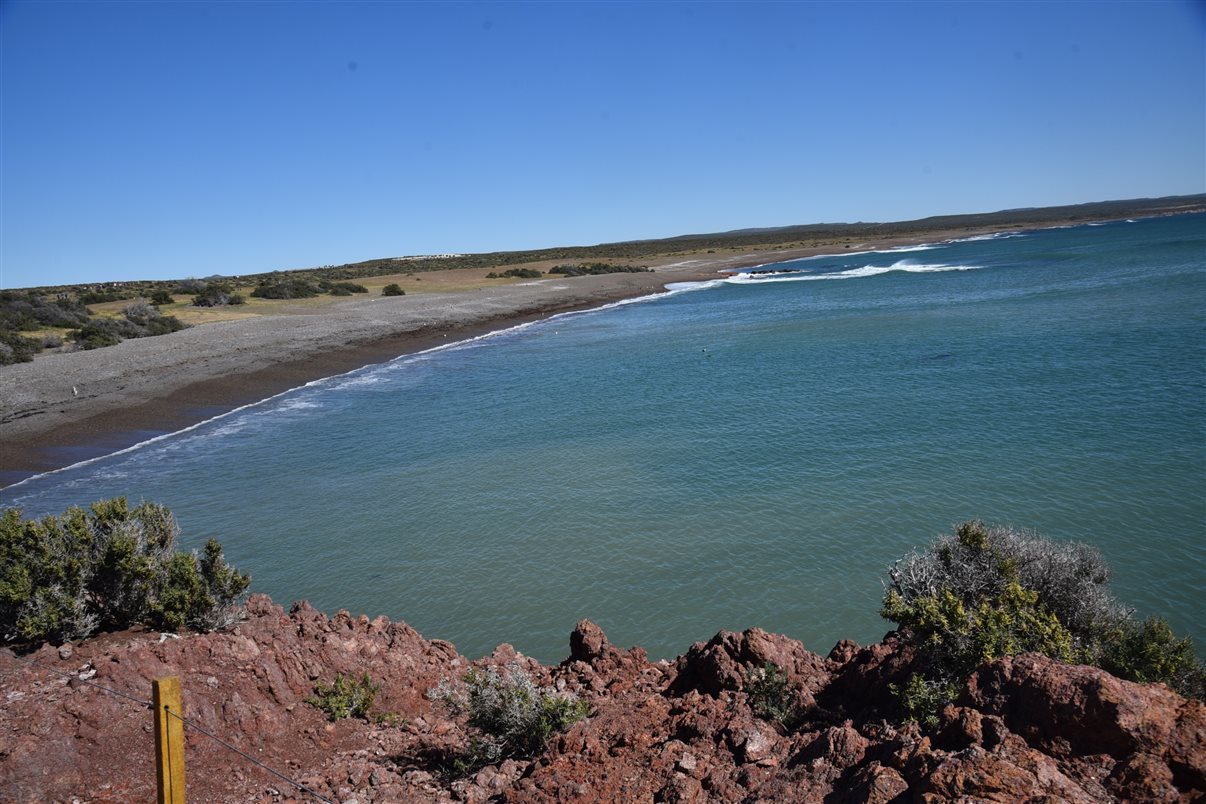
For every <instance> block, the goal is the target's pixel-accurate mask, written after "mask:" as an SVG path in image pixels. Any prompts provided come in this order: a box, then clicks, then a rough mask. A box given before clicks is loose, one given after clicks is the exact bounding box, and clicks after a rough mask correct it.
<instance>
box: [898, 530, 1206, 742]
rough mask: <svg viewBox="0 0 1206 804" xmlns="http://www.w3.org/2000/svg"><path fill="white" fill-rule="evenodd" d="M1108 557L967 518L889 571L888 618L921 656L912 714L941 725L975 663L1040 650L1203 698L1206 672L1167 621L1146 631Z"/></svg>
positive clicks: (906, 689) (901, 693)
mask: <svg viewBox="0 0 1206 804" xmlns="http://www.w3.org/2000/svg"><path fill="white" fill-rule="evenodd" d="M1109 579H1110V568H1109V565H1107V564H1106V562H1105V560H1104V559H1103V558H1102V557H1101V554H1100V553H1099V552H1098V551H1097V550H1095V549H1094V548H1092V547H1089V546H1088V545H1084V544H1078V543H1059V542H1052V541H1050V540H1047V539H1044V538H1042V537H1040V536H1038V535H1037V534H1034V533H1028V532H1019V531H1015V530H1013V529H1011V528H1003V527H990V526H986V525H985V524H984V523H982V522H977V521H973V522H966V523H964V524H962V525H960V526H959V527H958V528H957V529H956V532H955V534H954V535H953V536H949V535H947V536H940V537H938V539H937V540H935V542H934V543H933V544H932V545H931V546H930V548H929V549H928V550H926V551H923V552H916V551H914V552H912V553H910V554H909V555H907V556H905V557H904V558H902V559H900V560H899V561H897V562H896V563H895V564H893V565H892V567H891V568H889V570H888V582H887V584H885V586H886V589H885V591H884V599H883V608H882V609H881V612H880V613H881V614H882V615H883V616H884V617H885V618H886V619H888V620H891V621H893V622H894V623H896V624H897V626H898V628H899V630H900V633H901V636H902V637H903V638H904V640H905V642H906V643H908V644H911V645H912V646H913V647H915V648H916V649H917V651H918V655H919V659H920V663H919V665H918V671H917V672H916V673H915V674H914V675H912V676H911V677H910V678H909V679H908V681H907V683H906V684H904V685H902V686H896V685H893V690H892V691H893V693H894V694H896V695H897V697H898V698H899V700H900V703H901V709H902V712H903V714H904V715H905V718H906V719H908V720H916V721H918V722H921V723H924V724H927V725H931V726H932V725H934V724H936V722H937V714H938V713H939V712H940V711H941V710H942V708H943V707H944V706H945V705H946V704H947V703H949V702H950V701H951V700H953V699H954V697H955V695H956V694H957V692H958V690H959V688H960V687H962V685H963V683H964V682H965V681H966V680H967V678H968V677H969V676H970V675H971V674H972V673H973V672H974V671H975V669H976V668H977V667H979V666H980V665H981V664H984V663H985V662H990V661H992V660H994V659H998V658H1000V657H1002V656H1009V655H1012V654H1016V653H1024V652H1028V651H1033V652H1037V653H1042V654H1045V655H1047V656H1050V657H1051V658H1054V659H1059V660H1061V661H1065V662H1080V663H1084V664H1093V665H1096V666H1098V667H1101V668H1103V669H1105V670H1108V671H1109V672H1111V673H1114V674H1115V675H1117V676H1119V677H1120V678H1125V679H1128V680H1131V681H1144V682H1151V681H1159V682H1163V683H1165V684H1168V685H1169V686H1171V687H1172V688H1173V689H1175V690H1177V691H1178V692H1180V693H1181V694H1182V695H1187V696H1194V697H1202V693H1203V689H1206V682H1204V681H1203V679H1204V678H1206V674H1204V673H1203V670H1202V667H1201V665H1199V664H1198V663H1197V661H1196V659H1195V658H1194V655H1193V649H1192V646H1191V644H1190V642H1189V640H1188V639H1185V640H1177V639H1176V638H1175V637H1174V636H1173V635H1172V631H1171V630H1170V629H1169V628H1168V625H1167V623H1165V622H1164V621H1163V620H1159V619H1153V620H1149V621H1147V622H1146V623H1143V624H1139V623H1136V622H1135V621H1134V620H1133V619H1132V612H1131V610H1129V609H1127V608H1126V607H1125V606H1123V605H1122V604H1121V603H1119V602H1118V601H1117V600H1116V599H1115V598H1114V596H1113V594H1112V593H1111V592H1110V589H1109Z"/></svg>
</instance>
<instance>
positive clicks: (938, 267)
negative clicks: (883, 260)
mask: <svg viewBox="0 0 1206 804" xmlns="http://www.w3.org/2000/svg"><path fill="white" fill-rule="evenodd" d="M979 267H980V266H978V265H946V264H943V263H931V264H925V263H915V262H913V261H912V260H900V261H898V262H894V263H892V264H891V265H864V266H862V267H861V268H850V269H848V270H845V271H836V272H834V273H830V274H814V273H806V272H803V271H791V272H783V273H776V274H737V275H735V276H732V277H729V278H728V279H725V280H722V281H724V282H727V283H729V284H732V285H761V284H766V283H768V282H810V281H813V280H820V279H860V278H863V277H868V276H879V275H880V274H886V273H890V272H892V271H904V272H906V273H911V274H926V273H935V272H939V271H975V270H978V269H979Z"/></svg>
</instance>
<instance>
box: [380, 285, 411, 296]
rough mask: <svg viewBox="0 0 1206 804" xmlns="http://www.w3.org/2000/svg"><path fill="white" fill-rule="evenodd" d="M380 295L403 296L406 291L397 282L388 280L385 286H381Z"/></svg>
mask: <svg viewBox="0 0 1206 804" xmlns="http://www.w3.org/2000/svg"><path fill="white" fill-rule="evenodd" d="M381 295H382V296H405V295H406V291H405V290H403V289H402V286H401V285H399V284H398V283H397V282H390V283H389V284H388V285H386V286H385V287H383V288H381Z"/></svg>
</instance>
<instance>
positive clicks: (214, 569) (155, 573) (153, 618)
mask: <svg viewBox="0 0 1206 804" xmlns="http://www.w3.org/2000/svg"><path fill="white" fill-rule="evenodd" d="M179 532H180V529H179V527H178V526H177V525H176V520H175V518H174V517H173V516H172V513H171V511H169V510H168V509H167V508H165V507H163V506H161V505H156V504H154V503H142V504H141V505H139V506H137V507H135V508H130V507H129V505H128V504H127V503H126V499H125V498H124V497H118V498H115V499H111V500H100V501H98V502H95V503H93V504H92V506H91V507H90V508H89V509H88V510H87V511H85V510H83V509H81V508H78V507H71V508H68V509H67V511H66V512H65V513H63V514H62V515H61V516H47V517H43V518H42V519H23V518H22V517H21V511H20V509H17V508H8V509H6V510H5V511H4V512H3V514H0V636H2V637H3V638H4V639H5V640H9V641H13V640H19V641H22V642H41V641H46V640H51V641H61V640H71V639H80V638H83V637H86V636H88V635H90V634H92V633H93V632H95V631H96V630H98V629H121V628H128V627H129V626H131V625H134V624H136V623H142V624H145V625H149V626H151V627H152V628H158V629H161V630H180V629H181V628H192V629H194V630H198V631H208V630H213V629H215V628H221V627H224V626H226V625H229V624H231V623H232V622H234V621H235V620H237V619H238V617H239V616H240V613H241V606H240V598H241V596H242V595H243V594H244V593H245V592H246V591H247V586H248V584H249V583H250V579H249V577H248V576H247V575H246V574H244V573H240V572H238V571H237V570H235V569H233V568H231V567H230V566H228V565H227V564H226V561H225V559H224V558H223V556H222V546H221V545H220V544H219V543H218V542H217V541H215V540H213V539H210V540H209V541H208V542H206V544H205V548H204V550H203V552H202V554H201V555H200V556H198V555H197V554H196V553H181V552H178V551H177V550H176V539H177V537H178V535H179Z"/></svg>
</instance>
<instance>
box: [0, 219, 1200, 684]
mask: <svg viewBox="0 0 1206 804" xmlns="http://www.w3.org/2000/svg"><path fill="white" fill-rule="evenodd" d="M1203 222H1204V221H1203V218H1202V217H1201V216H1184V217H1178V218H1162V219H1153V220H1141V221H1138V222H1136V223H1125V222H1118V223H1110V224H1105V225H1088V226H1082V227H1076V228H1068V229H1055V230H1046V231H1041V232H1034V233H1029V234H1025V235H1019V236H1007V237H995V238H990V239H976V240H971V241H965V242H954V243H949V244H943V245H939V246H936V247H933V248H928V249H919V250H912V251H898V252H892V253H862V254H853V253H847V254H842V255H839V256H836V257H829V258H822V259H810V260H802V261H798V262H794V263H790V264H786V265H781V266H776V268H791V269H795V271H794V272H793V273H787V274H775V275H753V276H739V277H736V278H734V279H732V280H730V281H723V282H715V283H709V284H707V285H704V286H694V287H692V288H690V289H678V290H676V291H673V292H671V293H669V294H667V295H664V296H661V297H658V298H655V299H651V300H646V301H642V302H639V303H630V304H624V305H619V306H615V307H612V308H609V309H605V310H602V311H596V312H591V313H586V314H575V315H569V316H562V317H558V318H555V319H552V320H549V321H545V322H542V323H538V324H535V325H530V326H526V327H522V328H519V329H516V330H513V331H510V332H507V333H502V334H498V335H495V336H493V337H489V338H485V339H480V340H476V341H473V342H470V343H466V344H463V345H460V346H457V347H454V348H447V349H443V350H440V351H436V352H430V353H426V354H422V355H417V356H411V357H404V358H400V359H398V360H396V361H394V362H391V363H388V364H384V365H379V366H373V367H369V368H366V369H362V370H360V371H357V372H354V373H352V374H350V375H344V376H342V377H337V378H332V379H329V380H325V381H322V382H319V383H316V384H313V385H310V386H307V387H305V388H301V389H297V390H295V391H292V392H290V393H288V394H285V395H282V396H280V397H277V398H274V399H272V400H269V401H267V402H264V403H261V404H260V405H258V406H254V407H252V408H249V409H246V410H243V411H241V412H236V413H234V414H231V415H228V416H225V417H222V418H219V419H217V420H214V421H211V422H208V423H206V424H204V425H202V426H199V427H197V428H195V429H192V430H190V431H188V432H185V433H181V434H176V435H173V436H170V437H167V438H164V439H161V440H158V441H156V442H154V443H151V444H148V445H145V446H143V447H141V448H137V449H135V450H132V451H129V452H126V453H124V454H120V455H116V456H111V457H109V458H106V459H103V460H100V461H96V462H93V463H90V464H88V465H85V466H80V467H76V468H73V469H69V470H66V471H62V472H57V473H53V474H50V475H46V476H43V477H41V478H36V479H33V480H31V481H28V482H26V483H24V484H21V485H19V486H15V487H11V488H9V489H5V490H3V491H2V492H0V504H4V505H19V506H21V507H23V508H24V509H25V512H26V514H28V515H34V514H39V515H40V514H44V513H52V512H53V513H57V512H61V511H62V510H63V509H64V508H65V507H67V506H68V505H71V504H85V503H88V502H90V501H92V500H95V499H98V498H101V497H108V496H114V495H121V494H124V495H126V496H128V497H129V498H131V499H132V500H135V501H137V500H140V499H147V500H154V501H157V502H162V503H165V504H166V505H168V506H169V507H170V508H171V509H172V510H173V511H174V512H175V513H176V515H177V517H178V519H179V520H180V522H181V524H182V526H183V529H184V540H185V544H186V546H188V547H197V546H199V545H200V544H201V543H202V542H203V541H204V540H205V539H206V538H208V537H211V536H217V537H219V538H220V539H221V540H222V542H223V543H224V545H225V548H226V553H227V557H228V559H229V560H230V561H231V562H232V563H233V564H235V565H237V566H239V567H241V568H244V569H247V570H249V571H250V572H251V573H252V576H253V588H254V589H255V590H258V591H261V592H267V593H269V594H271V595H272V596H273V598H275V599H276V600H277V601H279V602H282V603H288V602H289V601H291V600H296V599H302V598H305V599H308V600H310V601H311V602H312V603H313V604H315V605H316V606H318V607H320V608H323V609H326V610H330V611H334V610H336V609H339V608H347V609H350V610H351V611H353V612H357V613H359V612H365V613H369V614H373V615H376V614H387V615H389V616H391V617H393V618H398V619H403V620H406V621H407V622H409V623H411V624H412V625H413V626H415V627H416V628H418V629H419V630H420V631H421V632H423V633H424V634H425V635H427V636H429V637H440V638H445V639H450V640H452V641H454V642H455V643H456V645H457V647H458V648H459V649H460V650H461V651H462V652H464V653H466V654H468V655H471V656H475V655H481V654H483V653H486V652H488V651H489V650H490V649H491V648H492V647H493V646H494V645H496V644H497V643H499V642H503V641H508V642H512V643H513V644H515V645H516V647H518V648H519V649H520V650H522V651H524V652H526V653H529V654H531V655H534V656H536V657H538V658H540V659H543V660H548V661H555V660H560V659H562V658H564V657H565V656H566V655H567V653H568V647H567V637H568V634H569V632H570V631H571V630H572V628H573V626H574V623H575V622H576V621H577V620H578V619H580V618H584V617H585V618H590V619H592V620H595V621H596V622H598V623H599V624H600V625H601V626H602V627H603V628H604V630H605V631H606V632H607V633H608V635H609V636H610V637H611V639H612V640H613V641H615V642H617V643H620V644H622V645H630V644H640V645H643V646H645V647H646V648H647V649H648V650H649V652H650V654H651V655H653V656H655V657H667V656H673V655H676V654H678V653H681V652H682V651H684V650H685V649H686V648H687V647H688V646H689V645H690V643H691V642H692V641H694V640H699V639H705V638H707V637H709V636H711V635H712V634H714V633H715V632H716V631H717V630H718V629H721V628H730V629H741V628H746V627H750V626H761V627H763V628H766V629H768V630H771V631H778V632H783V633H786V634H789V635H791V636H793V637H796V638H799V639H802V640H803V641H804V643H805V644H806V645H807V646H808V647H810V648H812V649H813V650H817V651H821V652H824V651H827V650H828V649H829V648H830V647H831V646H832V644H833V643H834V642H836V641H837V640H838V639H840V638H843V637H850V638H854V639H856V640H859V641H864V642H865V641H871V640H875V639H878V638H879V637H880V636H882V634H883V633H884V631H885V630H887V627H888V626H887V624H886V623H885V622H884V621H882V620H881V619H880V618H879V617H878V615H877V609H878V604H879V599H880V596H881V593H882V587H881V580H880V579H881V576H882V574H883V572H884V570H885V568H886V567H887V566H888V564H889V563H890V562H891V561H892V560H893V559H895V558H897V557H899V556H901V555H902V554H904V553H905V552H906V551H907V550H909V549H910V548H911V547H913V546H920V545H924V544H925V543H927V542H928V541H929V540H930V539H931V538H932V537H933V536H935V535H936V534H938V533H940V532H942V531H945V530H947V529H949V527H950V526H951V525H952V524H953V523H956V522H959V521H962V520H965V519H969V518H973V517H978V518H982V519H985V520H988V521H993V522H1000V523H1012V524H1014V525H1017V526H1020V527H1027V528H1036V529H1038V530H1039V531H1041V532H1042V533H1044V534H1046V535H1049V536H1052V537H1055V538H1058V539H1075V540H1081V541H1086V542H1090V543H1092V544H1095V545H1097V546H1098V547H1099V548H1100V549H1101V550H1102V552H1103V553H1104V554H1105V556H1106V557H1107V559H1108V560H1109V561H1110V562H1111V563H1112V564H1113V566H1114V567H1115V569H1116V576H1115V581H1114V585H1115V589H1116V591H1117V593H1118V594H1119V596H1120V597H1122V598H1123V599H1124V600H1126V601H1127V602H1128V603H1130V604H1131V605H1133V606H1135V607H1137V608H1138V609H1139V610H1140V612H1142V613H1145V614H1147V613H1159V614H1163V615H1165V616H1166V617H1168V619H1169V620H1170V621H1171V623H1172V624H1173V626H1174V628H1175V629H1177V630H1178V631H1180V632H1182V633H1189V634H1191V635H1193V636H1195V638H1196V639H1197V641H1198V642H1199V644H1201V642H1202V638H1203V637H1206V630H1203V628H1204V627H1203V626H1202V622H1203V621H1206V616H1204V615H1206V603H1204V601H1206V595H1204V594H1203V589H1204V588H1206V538H1204V536H1206V502H1204V499H1206V498H1204V489H1206V327H1204V313H1203V311H1204V310H1206V237H1204V231H1206V227H1203Z"/></svg>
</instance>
